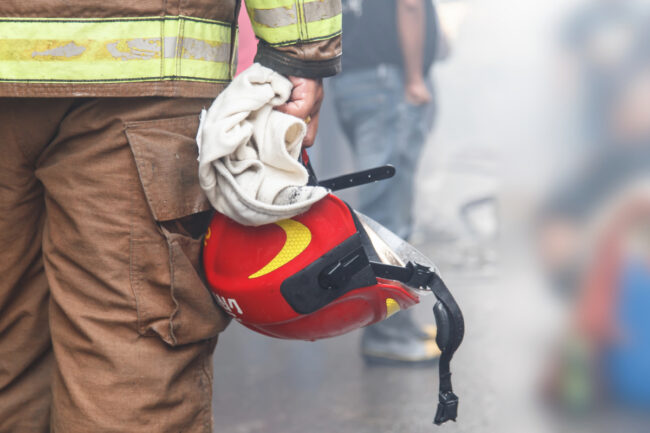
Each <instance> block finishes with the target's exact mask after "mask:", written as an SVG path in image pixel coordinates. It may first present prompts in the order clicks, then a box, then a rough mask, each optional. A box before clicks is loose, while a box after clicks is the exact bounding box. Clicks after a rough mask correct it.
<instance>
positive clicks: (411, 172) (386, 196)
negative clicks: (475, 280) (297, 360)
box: [330, 0, 446, 365]
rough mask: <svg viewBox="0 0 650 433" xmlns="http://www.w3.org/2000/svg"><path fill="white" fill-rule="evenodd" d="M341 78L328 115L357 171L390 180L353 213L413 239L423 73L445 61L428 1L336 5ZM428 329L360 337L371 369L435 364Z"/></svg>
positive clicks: (411, 326) (371, 190) (390, 326)
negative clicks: (388, 173) (391, 170)
mask: <svg viewBox="0 0 650 433" xmlns="http://www.w3.org/2000/svg"><path fill="white" fill-rule="evenodd" d="M343 26H344V28H345V29H346V30H345V36H344V40H343V44H344V45H345V50H344V54H343V65H344V66H343V68H344V73H343V74H342V75H341V76H340V77H337V78H336V79H332V80H331V87H330V91H331V92H332V95H333V99H334V105H335V108H336V113H337V116H338V118H339V123H340V125H341V128H342V130H343V133H344V134H345V136H346V137H347V139H348V141H349V142H350V143H351V146H352V150H353V153H354V157H355V162H356V166H357V168H358V169H366V168H371V167H376V166H380V165H384V164H392V165H393V166H395V168H396V170H397V173H396V175H395V177H394V178H392V179H390V180H388V181H384V182H378V183H375V184H372V185H367V186H364V187H361V188H359V203H358V210H360V211H361V212H363V213H365V214H367V215H369V216H370V217H372V218H374V219H376V220H377V221H378V222H380V223H381V224H383V225H385V226H386V227H388V228H389V229H390V230H392V231H393V232H395V233H396V234H397V235H399V236H400V237H401V238H403V239H408V238H409V236H410V235H411V233H412V231H413V197H414V178H415V171H416V168H417V165H418V162H419V158H420V154H421V151H422V147H423V145H424V143H425V141H426V139H427V136H428V133H429V132H430V130H431V126H432V121H433V112H434V96H433V86H432V83H431V80H430V76H429V73H428V72H429V69H430V67H431V65H432V64H433V62H434V59H435V58H436V57H439V58H440V57H443V56H444V55H445V54H446V53H445V52H446V47H445V44H444V43H442V42H441V34H440V32H439V26H438V22H437V16H436V11H435V8H434V5H433V3H432V1H431V0H367V1H364V0H347V1H345V0H344V1H343ZM434 336H435V328H434V327H430V328H426V329H422V328H420V327H419V326H418V325H416V324H415V323H414V321H413V319H412V317H411V313H410V312H409V313H407V312H400V313H397V314H396V315H394V316H393V317H391V318H389V319H388V320H385V321H383V322H381V323H378V324H376V325H373V326H370V327H368V328H366V329H365V330H364V334H363V337H362V343H361V345H362V353H363V355H364V359H365V360H366V361H368V362H372V363H390V364H392V363H399V364H406V365H413V364H420V363H429V362H433V361H436V360H437V358H438V356H439V354H440V351H439V350H438V347H437V346H436V344H435V341H434Z"/></svg>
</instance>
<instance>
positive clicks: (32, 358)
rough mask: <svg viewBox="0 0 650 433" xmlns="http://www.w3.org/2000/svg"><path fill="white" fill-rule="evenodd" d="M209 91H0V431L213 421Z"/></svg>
mask: <svg viewBox="0 0 650 433" xmlns="http://www.w3.org/2000/svg"><path fill="white" fill-rule="evenodd" d="M210 102H211V101H210V100H206V99H165V98H87V99H35V98H20V99H0V150H1V153H0V432H11V433H23V432H47V431H50V430H51V431H54V432H62V433H63V432H64V433H76V432H84V433H87V432H93V433H96V432H130V433H136V432H147V433H152V432H156V433H158V432H181V431H182V432H211V424H212V421H211V395H212V389H211V388H212V367H211V357H212V351H213V349H214V346H215V344H216V341H217V334H218V333H219V332H220V331H221V330H223V328H224V327H225V326H226V324H227V321H226V319H225V317H224V315H223V314H222V312H221V311H220V310H219V309H218V308H217V307H216V306H215V304H214V303H213V301H212V299H211V297H210V295H209V293H208V291H207V289H206V288H205V286H204V284H203V282H202V279H201V277H200V275H199V273H198V271H197V269H199V254H200V248H201V242H202V240H201V238H200V236H201V234H202V232H203V228H204V227H205V224H206V222H207V221H206V220H207V218H208V217H209V205H208V203H207V202H206V200H205V198H204V196H203V194H202V192H201V190H200V188H199V187H198V180H197V176H196V170H197V162H196V156H197V148H196V142H195V140H194V137H195V134H196V130H197V127H198V113H199V111H200V109H201V108H202V107H203V106H208V105H209V104H210Z"/></svg>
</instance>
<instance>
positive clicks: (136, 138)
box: [125, 116, 228, 346]
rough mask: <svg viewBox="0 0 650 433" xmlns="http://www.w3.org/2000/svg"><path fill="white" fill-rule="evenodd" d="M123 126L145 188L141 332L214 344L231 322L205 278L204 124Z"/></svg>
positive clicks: (135, 254)
mask: <svg viewBox="0 0 650 433" xmlns="http://www.w3.org/2000/svg"><path fill="white" fill-rule="evenodd" d="M125 126H126V136H127V139H128V141H129V145H130V147H131V150H132V152H133V156H134V159H135V163H136V167H137V170H138V176H139V178H140V182H141V184H142V195H141V197H140V200H137V199H136V200H135V203H134V206H133V219H132V221H133V222H132V227H131V239H130V247H131V251H130V260H131V266H130V279H131V286H132V288H133V293H134V296H135V299H136V308H137V312H138V331H139V332H140V334H141V335H158V336H159V337H160V338H162V339H163V340H164V341H165V342H167V343H168V344H170V345H173V346H176V345H182V344H188V343H193V342H197V341H200V340H204V339H208V338H212V337H214V336H216V335H217V334H218V333H219V332H220V331H222V330H223V329H224V328H225V327H226V325H227V323H228V319H227V317H226V316H225V314H224V313H223V312H222V310H221V309H220V308H219V307H218V306H217V305H216V304H215V302H214V301H213V299H212V296H211V295H210V293H209V291H208V288H207V287H206V285H205V282H204V278H203V277H202V266H201V262H200V256H201V247H202V243H203V240H202V237H203V235H202V234H203V232H204V230H205V228H207V223H208V222H209V216H210V213H211V206H210V204H209V202H208V201H207V199H206V197H205V195H204V194H203V191H202V190H201V188H200V186H199V183H198V177H197V171H198V162H197V160H196V158H197V154H198V150H197V145H196V141H195V139H194V137H195V135H196V131H197V129H198V116H185V117H179V118H174V119H162V120H151V121H142V122H131V123H127V124H126V125H125Z"/></svg>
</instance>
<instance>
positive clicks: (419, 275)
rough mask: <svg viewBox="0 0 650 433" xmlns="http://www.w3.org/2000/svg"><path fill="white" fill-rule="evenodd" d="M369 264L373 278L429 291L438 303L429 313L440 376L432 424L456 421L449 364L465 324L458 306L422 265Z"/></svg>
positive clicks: (443, 284)
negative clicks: (436, 331) (437, 349)
mask: <svg viewBox="0 0 650 433" xmlns="http://www.w3.org/2000/svg"><path fill="white" fill-rule="evenodd" d="M370 264H371V266H372V269H373V270H374V272H375V275H376V276H377V277H380V278H386V279H390V280H396V281H400V282H402V283H404V284H406V285H408V286H410V287H421V288H423V289H428V290H431V291H432V292H433V294H434V295H435V297H436V299H437V300H438V301H437V302H436V304H435V305H434V306H433V314H434V316H435V318H436V324H437V327H438V333H437V335H436V343H437V344H438V347H439V348H440V350H441V351H442V354H441V355H440V362H439V364H438V372H439V375H440V387H439V391H438V410H437V411H436V417H435V419H434V420H433V422H434V423H435V424H436V425H440V424H442V423H444V422H446V421H449V420H452V421H456V416H457V415H458V397H457V396H456V394H454V391H453V389H452V387H451V370H450V367H449V364H450V362H451V358H452V357H453V356H454V352H455V351H456V349H458V346H460V343H461V342H462V341H463V335H464V334H465V321H464V320H463V314H462V313H461V311H460V308H459V307H458V304H457V303H456V301H455V300H454V297H453V296H452V295H451V293H450V292H449V289H448V288H447V286H446V285H445V283H444V282H443V281H442V279H441V278H440V276H439V275H438V274H436V273H435V272H433V271H431V270H430V269H429V268H428V267H426V266H422V265H418V264H417V263H415V264H414V263H413V262H409V263H407V264H406V266H404V267H399V266H391V265H386V264H383V263H377V262H370Z"/></svg>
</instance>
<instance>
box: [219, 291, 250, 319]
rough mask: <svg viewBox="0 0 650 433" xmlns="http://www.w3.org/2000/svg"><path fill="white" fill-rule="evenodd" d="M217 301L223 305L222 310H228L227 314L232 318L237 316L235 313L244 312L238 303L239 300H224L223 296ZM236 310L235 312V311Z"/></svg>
mask: <svg viewBox="0 0 650 433" xmlns="http://www.w3.org/2000/svg"><path fill="white" fill-rule="evenodd" d="M216 298H217V301H218V302H219V305H221V308H223V309H224V310H226V313H228V314H230V315H231V316H233V317H234V316H235V311H236V312H237V314H240V315H241V314H243V313H244V312H243V311H242V309H241V307H240V306H239V304H238V303H237V300H235V299H233V298H227V299H226V298H224V297H223V296H219V295H217V296H216ZM233 310H234V311H233Z"/></svg>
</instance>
